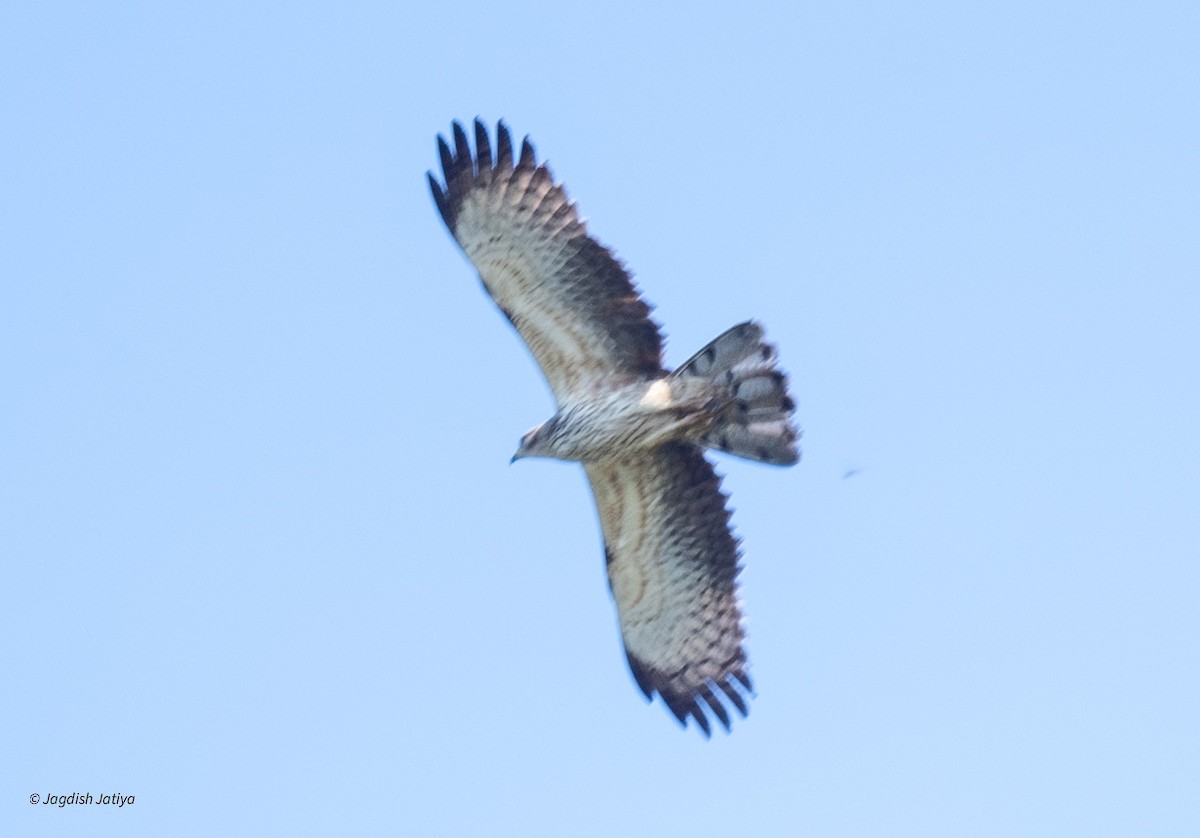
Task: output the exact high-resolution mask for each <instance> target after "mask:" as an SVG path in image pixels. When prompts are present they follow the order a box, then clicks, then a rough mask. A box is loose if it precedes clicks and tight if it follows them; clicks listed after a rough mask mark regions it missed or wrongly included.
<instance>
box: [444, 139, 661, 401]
mask: <svg viewBox="0 0 1200 838" xmlns="http://www.w3.org/2000/svg"><path fill="white" fill-rule="evenodd" d="M438 150H439V151H440V153H441V158H442V172H443V173H444V175H445V178H446V184H445V188H443V187H442V185H441V184H440V183H438V181H437V179H436V178H434V176H433V174H432V173H430V174H429V187H430V189H431V190H432V191H433V198H434V200H435V201H436V202H437V206H438V210H439V211H440V212H441V214H442V219H443V220H444V221H445V222H446V226H447V227H448V228H449V229H450V232H451V233H452V234H453V235H454V238H455V239H457V240H458V243H459V245H460V246H461V247H462V249H463V251H464V252H465V253H466V254H467V258H469V259H470V260H471V262H472V263H473V264H474V265H475V267H476V269H477V270H478V271H479V277H480V279H481V280H482V281H483V286H484V288H486V289H487V292H488V293H489V294H491V296H492V299H493V300H495V301H496V304H497V305H498V306H499V307H500V310H501V311H503V312H504V314H505V315H506V316H507V317H508V319H509V321H510V322H511V323H512V324H513V326H515V327H516V329H517V331H518V332H520V333H521V337H522V338H524V339H525V343H526V344H527V345H528V346H529V349H530V351H531V352H532V353H533V357H534V358H535V359H536V360H537V362H538V365H539V366H541V368H542V373H543V374H544V375H545V376H546V380H547V381H548V382H549V383H550V389H551V390H552V391H553V392H554V397H555V399H556V400H557V401H558V403H559V404H560V405H561V404H563V403H564V402H566V401H570V400H571V399H572V396H573V395H574V394H577V393H583V392H586V391H587V390H589V389H591V388H593V387H594V386H595V385H597V384H606V385H608V386H611V385H612V384H613V383H615V379H619V378H620V377H623V376H624V377H630V378H649V377H657V376H659V375H662V374H663V373H664V372H665V371H664V370H663V367H662V337H661V335H660V334H659V331H658V326H656V325H655V323H654V321H652V320H651V319H650V307H649V306H648V305H646V303H645V302H644V301H643V300H642V299H641V297H640V296H638V292H637V290H636V289H635V288H634V286H633V282H632V280H631V279H630V276H629V274H628V273H627V272H626V271H625V269H624V268H623V267H622V266H621V264H620V262H618V261H617V260H616V259H615V258H614V257H613V255H612V253H611V252H610V251H609V250H608V249H607V248H605V247H604V246H603V245H601V244H600V243H598V242H597V241H596V240H595V239H593V238H592V237H591V236H589V235H588V233H587V227H586V225H585V224H584V222H583V221H582V220H581V219H580V218H579V215H578V214H577V213H576V212H575V205H574V204H572V203H570V202H569V201H568V200H567V195H566V193H565V192H564V191H563V188H562V186H560V185H559V184H556V183H555V182H554V177H553V176H552V175H551V174H550V170H549V169H548V168H547V167H546V166H545V164H542V165H538V163H537V160H536V158H535V156H534V151H533V146H532V145H530V143H529V139H528V138H526V139H525V141H524V142H523V143H522V144H521V153H520V156H519V157H518V158H517V159H516V160H515V161H514V159H513V148H512V137H511V136H510V135H509V133H508V127H507V126H506V125H505V124H504V123H503V122H501V123H500V124H499V127H498V128H497V132H496V154H495V156H494V157H493V155H492V148H491V143H490V141H489V139H488V132H487V128H486V126H484V124H483V123H482V122H480V121H479V120H478V119H477V120H475V152H476V153H475V155H474V156H472V154H471V148H470V146H469V145H468V142H467V136H466V133H465V132H464V131H463V128H462V126H461V125H460V124H459V123H457V122H455V123H454V150H453V151H451V149H450V147H449V145H447V143H446V141H445V139H443V138H442V137H440V136H439V137H438Z"/></svg>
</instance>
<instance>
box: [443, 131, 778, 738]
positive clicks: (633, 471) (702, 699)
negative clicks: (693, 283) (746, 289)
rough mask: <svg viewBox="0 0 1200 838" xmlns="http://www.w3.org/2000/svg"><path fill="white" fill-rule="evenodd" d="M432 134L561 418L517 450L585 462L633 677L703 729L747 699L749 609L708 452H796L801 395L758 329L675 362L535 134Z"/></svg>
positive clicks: (458, 230) (768, 459)
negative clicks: (742, 606) (744, 616)
mask: <svg viewBox="0 0 1200 838" xmlns="http://www.w3.org/2000/svg"><path fill="white" fill-rule="evenodd" d="M453 134H454V148H453V149H451V148H450V146H449V145H448V144H447V142H446V140H445V139H444V138H443V137H440V136H439V137H438V150H439V152H440V154H441V163H442V172H443V174H444V176H445V184H444V185H443V184H442V183H440V182H439V181H438V180H437V179H436V178H435V177H434V176H433V174H432V173H430V174H429V186H430V188H431V189H432V191H433V198H434V200H435V201H436V202H437V208H438V211H439V212H440V213H441V216H442V220H443V221H445V222H446V227H447V228H449V230H450V232H451V234H453V236H454V238H455V239H456V240H457V241H458V244H459V245H460V246H461V247H462V249H463V252H464V253H466V255H467V258H468V259H470V260H471V262H472V264H473V265H474V266H475V268H476V269H477V270H478V271H479V277H480V279H481V280H482V282H483V287H484V288H485V289H486V290H487V292H488V294H490V295H491V297H492V299H493V300H494V301H495V302H496V305H497V306H499V308H500V310H501V311H502V312H503V313H504V316H505V317H507V318H508V320H509V322H510V323H512V325H513V326H514V327H515V328H516V330H517V331H518V332H519V333H520V335H521V337H522V338H523V339H524V341H525V343H526V345H527V346H528V347H529V351H530V352H531V353H532V354H533V357H534V359H535V360H536V361H537V362H538V365H539V366H540V367H541V369H542V373H543V374H544V375H545V377H546V381H547V382H548V383H549V385H550V389H551V391H552V392H553V394H554V398H555V401H556V402H557V413H555V414H554V416H553V417H551V418H550V419H549V420H547V421H546V422H544V423H543V424H541V425H539V426H538V427H536V428H534V429H533V430H531V431H530V432H529V433H527V434H525V436H524V437H522V439H521V442H520V447H519V448H518V449H517V452H516V455H515V456H514V458H513V459H517V458H519V457H554V458H557V459H561V460H575V461H578V462H579V463H582V465H583V468H584V470H585V471H586V472H587V476H588V480H589V481H590V483H591V486H592V494H593V496H594V497H595V500H596V508H597V510H598V511H599V516H600V527H601V530H602V531H603V535H604V555H605V560H606V562H607V568H608V581H609V585H610V587H611V590H612V595H613V598H614V599H615V600H616V603H617V614H618V616H619V618H620V622H621V635H622V638H623V640H624V643H625V653H626V656H627V657H628V660H629V668H630V669H631V670H632V672H633V677H634V679H635V680H636V681H637V683H638V686H639V687H641V689H642V692H644V693H645V694H646V697H647V698H648V699H649V698H652V697H653V695H654V693H656V692H657V693H658V694H659V695H660V696H662V699H663V701H664V702H665V703H666V705H667V707H668V708H670V710H671V712H672V713H674V714H675V717H676V718H678V719H679V721H680V722H681V723H682V724H684V725H686V724H687V719H688V717H691V718H693V719H695V720H696V723H697V724H698V725H699V726H700V728H701V729H702V730H703V731H704V733H705V735H706V736H707V735H708V734H709V733H710V725H709V719H708V714H709V713H711V714H712V715H714V716H716V718H717V719H718V720H720V722H721V724H722V725H724V726H725V728H726V729H727V730H728V728H729V720H730V713H729V710H728V708H727V707H726V706H725V702H726V701H727V702H728V703H729V704H730V705H732V706H733V707H734V708H736V709H737V710H738V712H740V713H741V714H742V715H745V714H746V699H747V696H748V695H749V694H750V693H751V692H752V689H753V688H752V687H751V684H750V676H749V675H748V674H747V673H746V666H747V664H746V653H745V651H744V650H743V648H742V641H743V638H744V633H743V631H742V626H741V614H740V612H739V608H738V600H737V586H736V577H737V574H738V570H739V564H738V561H739V550H738V541H737V539H736V538H734V536H733V534H732V533H731V532H730V529H729V510H728V509H727V508H726V506H725V498H726V496H725V494H724V493H723V492H722V491H721V489H720V480H719V478H718V477H717V475H716V474H715V473H714V471H713V468H712V465H711V464H710V463H709V462H708V460H707V459H706V458H705V456H704V453H703V452H704V449H705V448H715V449H718V450H720V451H726V452H728V453H730V454H735V455H737V456H740V457H746V458H748V459H751V460H757V461H759V462H763V463H772V464H775V465H785V466H788V465H793V464H794V463H796V462H797V461H798V460H799V459H800V455H799V452H798V450H797V447H796V439H797V436H798V434H797V432H796V429H795V427H794V426H793V425H792V422H791V414H792V411H793V410H794V407H795V405H794V403H793V402H792V399H791V398H790V397H789V396H788V393H787V378H786V377H785V376H784V374H783V373H782V372H781V371H780V370H779V369H778V368H776V366H775V360H776V354H775V349H774V347H772V346H771V345H770V344H768V343H765V342H764V341H763V330H762V327H760V326H759V325H758V324H757V323H754V322H748V323H742V324H740V325H738V326H734V327H733V328H732V329H730V330H729V331H727V332H725V333H724V334H722V335H721V336H720V337H718V338H717V339H716V340H714V341H713V342H712V343H710V344H709V345H708V346H706V347H704V348H703V349H701V350H700V351H699V352H697V353H696V354H695V355H694V356H692V358H690V359H689V360H688V361H687V362H685V363H684V364H683V366H681V367H679V369H677V370H675V371H674V372H669V371H668V370H667V369H665V368H664V367H663V352H662V350H663V341H662V336H661V334H660V333H659V330H658V326H657V325H656V324H655V323H654V321H653V320H651V319H650V307H649V306H648V305H647V304H646V303H645V301H643V300H642V298H641V297H640V296H639V295H638V292H637V291H636V289H635V288H634V285H633V282H632V280H631V278H630V275H629V273H627V272H626V270H625V269H624V267H622V265H621V263H620V262H618V261H617V259H616V258H615V257H614V256H613V254H612V252H611V251H609V250H608V249H607V248H606V247H604V246H603V245H602V244H600V243H599V242H597V241H596V240H595V239H593V238H592V237H591V236H590V235H588V232H587V228H586V226H585V225H584V222H583V220H582V219H581V218H580V217H579V215H578V213H577V212H576V211H575V205H574V204H572V203H571V202H570V201H568V200H567V196H566V193H565V192H564V191H563V188H562V186H561V185H559V184H558V183H556V182H555V181H554V178H553V176H552V175H551V174H550V170H549V169H548V168H547V167H546V165H545V164H544V163H543V164H539V163H538V162H537V160H536V158H535V155H534V150H533V146H532V145H531V144H530V142H529V140H528V138H526V139H525V140H524V142H523V143H522V144H521V148H520V152H519V154H514V152H513V144H512V137H511V135H510V134H509V131H508V127H507V126H506V125H505V124H504V123H503V122H501V123H500V124H499V126H498V129H497V132H496V147H495V149H494V150H493V148H492V144H491V141H490V139H489V136H488V130H487V127H486V126H485V125H484V124H483V123H482V122H480V121H479V120H478V119H477V120H476V121H475V153H474V154H473V155H472V153H471V147H470V145H469V143H468V140H467V136H466V132H465V131H464V130H463V127H462V125H460V124H459V123H457V122H455V123H454V125H453Z"/></svg>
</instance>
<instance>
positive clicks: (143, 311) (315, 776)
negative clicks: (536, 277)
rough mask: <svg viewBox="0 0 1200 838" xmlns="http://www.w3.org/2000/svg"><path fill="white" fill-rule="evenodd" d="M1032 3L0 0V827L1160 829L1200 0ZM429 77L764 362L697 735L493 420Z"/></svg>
mask: <svg viewBox="0 0 1200 838" xmlns="http://www.w3.org/2000/svg"><path fill="white" fill-rule="evenodd" d="M418 5H420V6H422V8H417V6H418ZM1051 5H1052V7H1047V4H1043V3H1013V2H1005V3H986V4H958V3H921V4H889V3H879V4H869V3H854V2H851V3H839V4H819V5H813V4H806V5H795V4H783V3H780V4H758V5H751V6H743V7H741V8H735V4H725V3H722V4H715V3H692V4H686V5H685V4H677V5H672V6H666V5H665V4H663V5H660V6H658V7H656V8H645V7H644V6H643V5H642V4H624V3H608V4H595V5H592V6H590V7H587V8H582V7H574V8H569V7H568V6H567V5H566V4H561V3H542V4H536V3H534V4H529V3H525V4H522V3H518V4H516V5H512V4H496V3H492V4H472V3H470V2H467V3H459V4H451V5H449V6H447V5H438V4H409V7H408V8H405V7H402V5H401V4H339V5H336V6H335V5H332V4H331V5H329V6H328V7H318V6H313V5H304V4H241V3H238V4H215V3H214V4H171V5H167V4H145V5H140V6H139V5H138V4H124V5H122V6H121V7H120V8H119V9H114V8H108V9H104V8H100V7H99V6H96V5H91V4H87V5H85V4H62V5H55V4H48V3H36V4H30V3H7V4H5V5H4V7H3V9H2V10H0V95H2V97H3V99H2V105H3V108H2V109H3V114H4V116H3V119H2V120H0V229H2V230H3V235H2V236H0V276H2V277H3V280H2V282H0V391H2V392H3V394H4V397H3V399H2V400H0V425H2V428H3V430H2V440H3V442H2V447H0V550H2V551H3V569H4V574H3V585H2V587H0V637H2V638H3V640H2V641H0V665H2V671H3V673H4V675H3V688H2V689H0V709H2V712H0V718H3V719H4V720H5V721H4V723H3V725H2V727H0V752H2V753H3V758H2V759H0V790H2V791H3V794H0V831H2V832H4V833H5V834H13V835H71V834H88V835H118V834H119V835H167V834H170V835H237V834H246V835H249V834H255V835H258V834H346V835H375V834H380V835H395V834H405V835H482V834H506V833H507V834H521V835H567V834H571V835H583V836H590V835H596V836H602V835H603V836H607V835H643V834H645V835H650V834H653V835H659V836H671V835H685V834H688V835H697V834H700V835H706V834H709V835H716V834H733V833H739V834H753V835H797V834H805V835H822V836H836V835H848V836H850V835H852V836H861V835H889V836H901V835H902V836H908V835H912V836H925V837H927V836H961V835H973V836H991V835H995V836H1012V835H1026V836H1032V835H1045V836H1060V835H1089V836H1105V835H1114V836H1115V835H1135V834H1136V835H1155V836H1175V835H1180V836H1183V835H1195V834H1196V830H1197V829H1198V828H1200V802H1198V801H1200V798H1197V795H1196V789H1197V788H1198V787H1200V712H1198V711H1197V708H1198V707H1200V675H1198V672H1197V662H1198V660H1200V608H1198V603H1200V562H1198V559H1200V477H1198V475H1200V433H1198V431H1200V158H1198V156H1197V149H1200V98H1198V97H1197V95H1196V92H1197V90H1198V89H1200V57H1198V56H1200V53H1198V52H1197V51H1196V48H1195V45H1196V41H1197V36H1198V34H1200V11H1198V9H1197V6H1196V5H1195V4H1194V3H1174V4H1172V3H1153V2H1151V3H1142V4H1111V3H1086V4H1085V3H1078V4H1072V3H1065V4H1051ZM476 115H481V116H482V117H484V118H485V119H487V120H489V121H494V120H495V119H497V118H500V117H503V118H505V119H506V120H507V121H508V122H509V124H510V125H511V126H512V129H513V131H514V133H515V134H517V135H518V136H520V135H523V134H526V133H528V134H530V135H531V136H532V138H533V140H534V142H535V144H536V145H537V147H538V151H539V154H540V155H541V156H544V157H546V158H548V159H549V161H550V162H551V165H552V167H553V169H554V171H555V173H556V174H557V175H558V176H559V177H560V178H562V179H563V180H564V181H565V182H566V184H567V186H568V189H569V193H570V195H571V196H572V198H574V199H575V200H577V201H578V202H579V205H580V207H581V209H582V211H583V213H584V215H585V216H587V217H588V218H589V219H590V225H591V229H592V231H593V233H594V234H595V235H596V236H597V237H598V238H600V239H601V240H602V241H604V242H605V243H607V244H609V245H611V246H613V247H614V248H615V249H616V250H617V252H618V254H619V255H620V256H621V257H622V258H623V259H624V260H625V262H626V263H627V264H628V265H629V266H630V268H631V269H632V270H633V271H634V272H635V274H636V276H637V280H638V282H639V283H640V285H641V287H642V289H643V291H644V293H645V295H646V297H647V298H648V299H649V300H650V301H651V302H652V303H654V304H655V305H656V307H657V308H656V315H657V317H658V319H659V320H660V321H661V322H662V323H663V325H664V328H665V331H666V333H667V334H668V341H669V343H668V350H667V351H668V361H669V362H670V363H672V364H674V363H678V362H680V361H682V360H683V359H685V358H686V357H687V356H688V355H690V354H691V353H692V352H694V351H695V350H696V349H698V348H699V347H700V346H702V345H703V344H704V343H705V342H706V341H707V340H709V339H710V338H712V337H713V336H715V335H717V334H718V333H719V332H720V331H722V330H723V329H725V328H726V327H728V326H730V325H732V324H734V323H737V322H739V321H741V320H744V319H747V318H751V317H754V318H758V319H760V320H762V321H763V322H764V323H765V324H766V326H767V329H768V334H769V336H770V337H771V338H772V339H773V340H774V341H775V342H776V343H777V344H778V345H779V347H780V351H781V355H782V360H783V363H784V364H785V366H786V367H787V368H788V370H789V371H790V373H791V375H792V381H793V387H794V391H795V397H796V400H797V402H798V405H799V408H798V418H799V421H800V423H801V424H802V425H803V427H804V432H805V436H804V440H803V449H804V460H803V462H802V463H801V464H800V465H799V466H798V467H797V468H795V469H791V470H780V469H773V468H767V467H762V466H757V465H755V464H752V463H745V462H740V461H736V460H732V459H729V458H723V459H721V460H720V461H719V468H720V470H721V471H722V472H723V473H724V474H725V475H726V482H725V486H726V488H727V489H728V490H729V491H730V492H731V493H732V505H733V506H734V507H735V509H736V512H735V515H734V523H735V525H736V527H737V530H738V532H739V534H740V535H741V536H742V537H743V539H744V549H745V553H746V569H745V571H744V573H743V575H742V582H743V589H742V590H743V599H744V602H745V607H746V610H747V613H748V624H747V625H748V631H749V651H750V655H751V659H752V666H753V668H752V673H753V676H754V679H755V684H756V687H757V689H758V695H757V698H756V699H755V701H754V702H753V704H752V707H751V712H750V716H749V717H748V718H747V719H745V720H740V721H738V722H737V723H735V726H734V730H733V733H732V734H730V735H725V734H724V733H717V734H715V735H714V736H713V738H712V740H711V741H706V740H704V739H703V738H702V737H701V736H699V735H698V734H697V733H696V732H695V731H694V730H686V731H685V730H681V729H679V728H678V726H677V725H676V724H675V722H674V721H673V720H672V719H671V718H670V717H669V715H668V714H667V712H666V711H665V710H664V708H663V707H662V706H661V704H660V703H658V702H656V703H655V704H653V705H650V706H647V705H646V704H645V703H644V701H643V700H642V698H641V696H640V693H639V692H638V691H637V689H636V686H635V685H634V683H633V680H632V678H631V677H630V675H629V673H628V671H627V668H626V665H625V662H624V659H623V656H622V651H621V646H620V642H619V638H618V633H617V627H616V618H615V613H614V610H613V607H612V603H611V602H610V601H609V595H608V591H607V586H606V583H605V579H604V562H603V558H602V553H601V547H600V540H599V534H598V528H597V523H596V519H595V512H594V510H593V509H592V506H591V502H590V497H589V494H588V491H587V487H586V484H585V482H584V479H583V477H582V473H581V471H580V470H579V469H578V468H577V467H575V466H571V465H566V464H558V463H551V462H544V461H523V462H520V463H518V464H516V465H513V466H510V465H509V457H510V455H511V454H512V452H513V450H514V449H515V446H516V443H517V440H518V438H519V436H520V434H521V433H523V432H524V431H525V430H527V429H528V428H530V427H532V426H533V425H535V424H537V423H538V422H540V421H542V420H543V419H545V418H546V417H547V416H548V415H549V414H550V412H551V409H552V405H551V401H550V398H549V394H548V391H547V390H546V388H545V385H544V384H543V383H542V381H541V379H540V377H539V375H538V373H537V371H536V369H535V367H534V366H533V363H532V361H531V360H530V359H529V357H528V356H527V354H526V353H525V350H524V348H523V347H522V346H521V344H520V342H519V340H518V339H517V338H516V336H515V334H513V333H512V332H511V331H510V330H509V328H508V326H507V324H506V323H505V322H504V321H503V319H502V318H501V317H500V316H498V314H497V313H496V312H495V311H494V309H493V307H492V306H491V304H490V303H489V302H488V300H487V299H486V297H485V296H484V294H483V292H482V291H481V290H480V288H479V287H478V283H477V281H476V279H475V277H474V273H473V271H472V270H471V269H470V267H469V266H468V264H467V263H466V261H465V260H464V258H463V257H462V256H461V254H460V253H459V252H458V251H457V249H456V248H455V247H454V245H453V244H452V242H451V240H450V238H449V237H448V235H447V234H446V232H445V230H444V229H443V228H442V225H441V222H440V220H439V219H438V218H437V215H436V213H435V210H434V207H433V204H432V201H431V199H430V197H429V195H428V191H427V187H426V184H425V180H424V174H425V171H426V170H427V169H431V168H434V167H435V164H436V162H437V156H436V151H435V145H434V139H435V136H436V134H437V133H439V132H445V131H447V130H448V128H449V125H450V121H451V120H452V119H455V118H458V119H463V120H467V119H471V118H473V117H475V116H476ZM852 469H859V471H858V472H857V473H856V474H854V475H853V476H852V477H849V478H843V475H844V474H845V473H846V472H847V471H849V470H852ZM72 791H80V792H85V793H86V792H91V793H93V794H102V793H112V792H119V793H121V794H125V795H134V797H135V802H134V804H133V805H131V806H126V807H125V808H123V809H114V808H111V807H100V806H95V807H92V806H79V807H68V808H65V809H57V808H52V807H49V806H42V805H30V803H29V802H28V799H29V796H30V795H31V794H35V793H36V794H40V795H45V794H48V793H50V794H65V793H70V792H72Z"/></svg>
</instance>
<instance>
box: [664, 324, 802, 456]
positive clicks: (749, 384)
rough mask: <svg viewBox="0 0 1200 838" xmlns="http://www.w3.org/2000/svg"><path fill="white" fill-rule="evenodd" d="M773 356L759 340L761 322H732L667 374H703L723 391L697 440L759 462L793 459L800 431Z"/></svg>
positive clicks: (783, 377) (770, 348) (680, 376)
mask: <svg viewBox="0 0 1200 838" xmlns="http://www.w3.org/2000/svg"><path fill="white" fill-rule="evenodd" d="M776 360H777V355H776V352H775V347H774V346H772V345H771V344H769V343H766V342H765V341H763V329H762V327H761V326H760V325H758V324H757V323H754V322H752V321H751V322H746V323H740V324H738V325H737V326H734V327H733V328H732V329H730V330H729V331H727V332H725V333H724V334H722V335H721V336H719V337H718V338H717V339H716V340H714V341H712V343H710V344H709V345H708V346H706V347H704V348H703V349H701V350H700V351H699V352H697V353H696V354H695V355H693V356H692V357H691V358H689V359H688V360H687V362H685V363H684V364H683V365H682V366H681V367H680V368H679V369H677V370H676V371H675V372H674V373H672V374H671V378H673V379H684V378H700V379H706V380H707V381H708V383H709V384H710V385H712V386H714V387H715V388H716V389H717V391H718V392H721V393H722V395H723V396H725V399H726V402H727V403H726V405H725V407H724V408H723V412H722V415H721V419H719V420H718V422H717V423H716V425H714V426H713V427H712V429H711V430H709V431H707V432H705V433H704V434H703V435H702V436H701V437H700V438H699V440H698V442H700V444H702V445H705V446H707V447H709V448H716V449H718V450H720V451H725V452H727V453H730V454H735V455H737V456H739V457H745V458H747V459H750V460H757V461H759V462H762V463H771V464H773V465H780V466H790V465H794V464H795V463H797V462H799V460H800V451H799V449H798V448H797V446H796V440H797V439H798V438H799V436H800V434H799V433H798V432H797V430H796V428H795V426H794V425H793V424H792V420H791V416H792V413H793V411H795V409H796V404H795V402H793V401H792V398H791V396H789V395H788V391H787V376H786V375H784V373H783V372H782V371H780V370H779V369H778V368H777V367H776V366H775V362H776Z"/></svg>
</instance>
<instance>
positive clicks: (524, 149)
mask: <svg viewBox="0 0 1200 838" xmlns="http://www.w3.org/2000/svg"><path fill="white" fill-rule="evenodd" d="M517 168H518V169H535V168H537V154H536V152H534V150H533V143H532V142H530V141H529V137H525V139H523V140H521V159H520V160H518V161H517Z"/></svg>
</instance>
